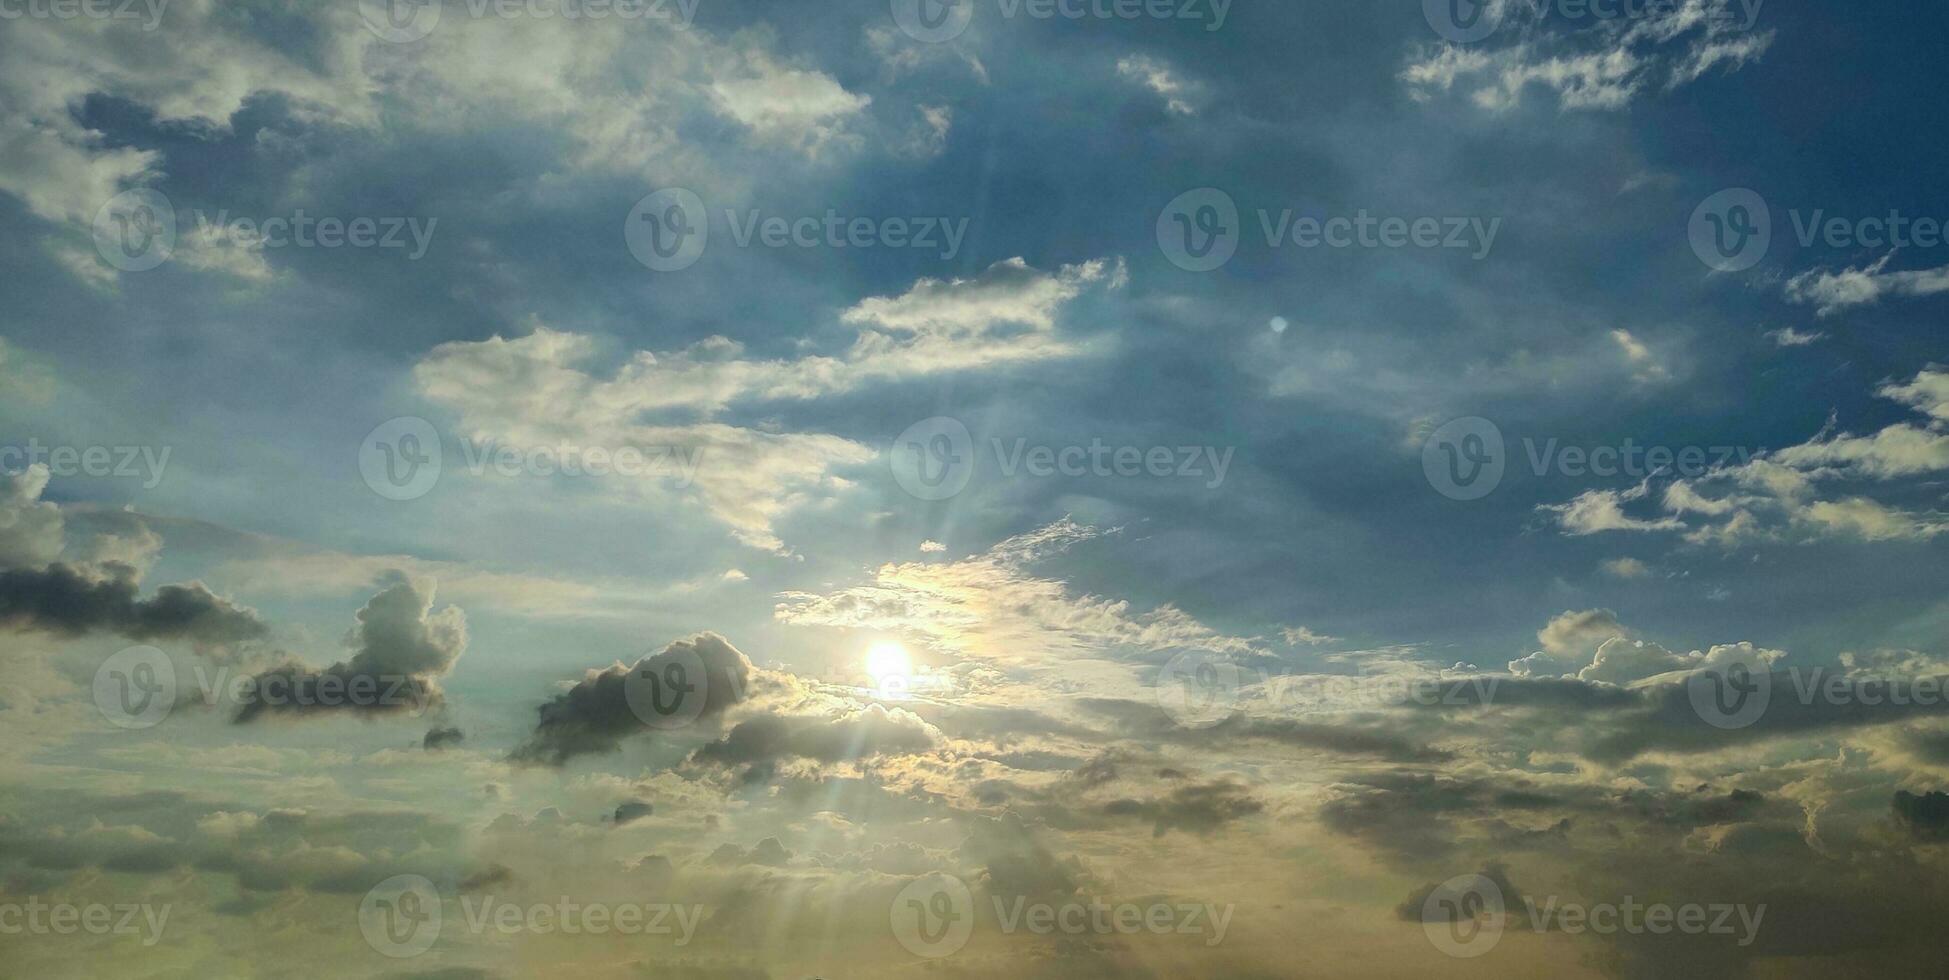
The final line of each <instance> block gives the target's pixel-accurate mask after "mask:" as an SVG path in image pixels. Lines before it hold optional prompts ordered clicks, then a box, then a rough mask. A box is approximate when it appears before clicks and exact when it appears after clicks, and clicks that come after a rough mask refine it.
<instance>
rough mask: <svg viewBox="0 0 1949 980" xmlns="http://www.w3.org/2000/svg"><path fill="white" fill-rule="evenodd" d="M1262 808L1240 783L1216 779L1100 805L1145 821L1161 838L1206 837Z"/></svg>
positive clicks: (1116, 813)
mask: <svg viewBox="0 0 1949 980" xmlns="http://www.w3.org/2000/svg"><path fill="white" fill-rule="evenodd" d="M1264 809H1265V803H1264V801H1262V800H1260V799H1258V798H1257V797H1256V796H1254V795H1253V794H1252V792H1251V790H1250V789H1249V788H1247V787H1246V786H1245V785H1244V784H1243V783H1240V782H1238V781H1236V780H1232V779H1219V780H1214V781H1212V782H1208V783H1194V784H1192V785H1189V786H1180V787H1178V788H1176V789H1174V790H1172V791H1170V792H1169V793H1166V794H1164V795H1163V796H1159V797H1155V798H1151V799H1141V800H1140V799H1121V800H1114V801H1112V802H1110V803H1108V804H1106V805H1105V806H1104V807H1103V812H1104V813H1106V814H1109V815H1110V816H1115V817H1133V818H1136V819H1138V820H1144V821H1148V822H1149V823H1150V824H1151V835H1152V836H1154V837H1162V836H1164V835H1165V834H1167V833H1169V832H1171V831H1173V830H1182V831H1184V832H1186V833H1191V834H1196V835H1198V836H1201V837H1209V836H1211V835H1212V834H1214V833H1216V832H1218V831H1219V830H1220V829H1222V828H1223V827H1224V826H1225V825H1226V824H1229V823H1232V822H1234V821H1237V820H1242V819H1244V818H1246V817H1249V816H1252V815H1253V814H1256V813H1259V812H1261V811H1263V810H1264Z"/></svg>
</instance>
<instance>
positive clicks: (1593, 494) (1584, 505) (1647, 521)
mask: <svg viewBox="0 0 1949 980" xmlns="http://www.w3.org/2000/svg"><path fill="white" fill-rule="evenodd" d="M1650 490H1651V485H1650V481H1646V482H1644V483H1640V484H1638V485H1637V486H1635V487H1632V488H1631V489H1629V490H1586V491H1584V492H1583V493H1580V494H1578V495H1577V496H1576V498H1575V499H1572V500H1571V501H1570V502H1569V503H1563V504H1538V505H1537V506H1536V509H1537V510H1539V511H1541V512H1543V513H1545V514H1555V515H1556V520H1557V526H1558V527H1560V528H1562V529H1563V533H1564V534H1567V535H1572V536H1580V535H1586V534H1600V533H1602V532H1605V531H1677V530H1682V529H1684V527H1685V523H1684V522H1683V521H1680V520H1679V519H1677V518H1675V517H1658V518H1637V517H1632V516H1630V515H1628V514H1626V513H1625V512H1624V505H1625V504H1626V503H1629V502H1631V501H1634V500H1642V499H1644V497H1645V496H1646V495H1647V494H1648V493H1650Z"/></svg>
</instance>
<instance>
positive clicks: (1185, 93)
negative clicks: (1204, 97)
mask: <svg viewBox="0 0 1949 980" xmlns="http://www.w3.org/2000/svg"><path fill="white" fill-rule="evenodd" d="M1117 74H1118V75H1119V76H1120V77H1122V78H1125V79H1128V80H1130V81H1133V82H1136V83H1137V84H1139V85H1142V86H1143V87H1145V88H1147V89H1149V90H1151V91H1152V92H1154V93H1156V94H1157V95H1158V97H1159V98H1162V99H1163V100H1164V107H1165V108H1167V109H1169V110H1170V111H1172V112H1174V113H1177V114H1178V115H1180V116H1189V115H1193V114H1195V113H1196V112H1197V111H1198V110H1197V107H1196V106H1195V105H1193V104H1192V102H1191V98H1190V96H1191V92H1192V90H1193V89H1194V86H1193V85H1191V84H1190V83H1188V82H1186V81H1185V80H1184V79H1182V78H1180V77H1178V75H1177V74H1176V73H1175V72H1173V71H1172V70H1171V69H1170V68H1169V67H1168V66H1166V65H1165V64H1164V63H1163V62H1161V61H1158V60H1157V59H1155V58H1152V57H1149V56H1148V55H1141V54H1133V55H1130V56H1128V57H1124V58H1120V59H1118V60H1117Z"/></svg>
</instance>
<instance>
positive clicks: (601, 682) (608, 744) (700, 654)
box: [513, 633, 754, 766]
mask: <svg viewBox="0 0 1949 980" xmlns="http://www.w3.org/2000/svg"><path fill="white" fill-rule="evenodd" d="M693 658H694V659H695V660H699V661H701V662H702V663H703V665H704V679H703V682H702V687H703V688H704V691H703V697H704V704H703V707H702V711H701V712H700V713H699V715H698V717H699V718H700V719H703V718H713V717H715V716H717V715H720V714H723V712H724V709H726V708H729V707H730V706H731V705H733V704H736V703H738V702H740V701H742V700H744V698H745V692H746V689H747V686H748V685H749V684H750V681H751V676H752V671H753V669H754V668H753V667H752V666H751V660H750V658H748V657H746V656H745V655H744V653H743V652H741V651H739V650H738V648H737V647H734V646H732V645H731V641H729V640H726V639H725V638H724V637H722V636H719V635H717V634H716V633H699V634H697V635H695V636H690V637H685V638H684V639H681V640H677V641H675V642H672V643H671V644H670V645H669V646H666V647H664V648H663V649H662V650H660V651H658V652H657V653H655V654H653V655H651V656H648V657H645V658H643V659H642V660H640V661H638V662H637V664H636V666H635V667H625V666H623V665H622V664H620V663H618V664H615V665H613V666H610V667H607V668H605V669H602V670H591V671H589V672H588V674H587V675H585V676H584V677H583V678H582V680H581V681H579V682H577V683H576V684H575V686H573V687H571V688H569V689H568V690H567V691H564V692H562V693H561V694H558V695H556V696H555V697H554V698H553V699H552V700H550V701H549V702H548V703H546V704H544V705H542V706H541V707H540V708H539V709H537V710H538V712H539V714H540V719H539V720H538V721H537V722H536V724H535V730H534V732H533V733H532V734H530V735H529V736H528V739H527V741H525V742H523V743H522V744H521V745H520V746H518V747H516V749H515V750H514V754H513V759H514V760H515V761H517V762H524V763H533V764H541V765H552V766H560V765H563V764H565V763H567V762H568V761H569V760H570V759H573V758H575V757H576V756H580V755H597V754H602V753H606V752H614V751H616V749H617V748H618V747H619V746H620V745H621V743H622V740H623V739H624V738H627V737H629V736H631V735H635V734H638V733H641V732H646V731H651V730H652V729H651V727H650V725H649V724H648V723H647V722H645V721H644V720H643V719H642V718H641V717H639V716H638V715H637V714H636V712H635V711H634V710H632V709H631V707H630V704H629V699H628V697H627V695H626V694H625V690H624V680H625V678H627V677H628V676H629V674H630V673H631V672H632V671H649V672H652V673H657V674H659V675H660V674H661V673H662V672H663V671H664V670H666V669H667V668H668V667H670V666H671V665H673V664H680V663H688V662H690V661H691V660H692V659H693Z"/></svg>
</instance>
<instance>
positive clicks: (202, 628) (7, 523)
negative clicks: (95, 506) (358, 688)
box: [0, 464, 270, 646]
mask: <svg viewBox="0 0 1949 980" xmlns="http://www.w3.org/2000/svg"><path fill="white" fill-rule="evenodd" d="M47 481H48V471H47V468H46V467H45V466H44V465H41V464H35V465H33V466H30V467H28V468H27V469H26V470H25V471H24V472H22V473H19V474H0V628H6V629H14V630H37V631H41V632H46V633H53V634H56V635H59V636H66V637H80V636H86V635H88V634H91V633H113V634H117V635H120V636H124V637H127V638H129V639H132V640H144V641H147V640H188V641H190V642H192V643H195V644H197V645H199V646H206V645H224V644H232V643H240V642H243V641H246V640H255V639H259V638H261V637H264V636H266V635H268V634H269V632H270V630H269V628H268V627H267V626H265V625H264V623H263V622H262V621H261V620H259V619H258V618H257V614H256V613H255V612H253V611H251V610H249V609H246V608H244V607H242V606H238V605H236V604H234V603H232V602H231V601H230V600H228V599H225V598H223V597H222V596H219V595H217V594H216V593H214V592H212V591H210V589H209V588H208V587H206V586H204V585H203V583H201V582H188V583H184V584H180V585H165V586H162V587H161V588H158V589H157V590H156V591H155V594H154V595H152V596H151V597H149V598H147V599H144V598H141V588H140V585H141V579H142V571H141V566H142V565H143V564H146V563H147V562H148V561H149V560H150V559H152V558H153V557H154V554H155V551H156V549H157V548H158V547H160V539H159V538H157V537H156V536H155V535H154V534H153V533H152V532H150V531H149V530H148V529H147V528H146V527H142V526H140V525H137V526H135V527H133V528H132V529H131V530H130V533H129V535H128V536H126V537H123V536H114V535H110V536H103V537H98V538H97V539H96V540H95V541H93V542H92V543H91V544H90V545H89V546H88V548H87V550H88V551H89V552H90V554H89V556H88V557H90V558H91V559H101V560H90V561H76V562H63V561H57V560H56V559H57V558H59V557H60V556H61V555H62V553H63V552H64V550H65V547H66V535H65V521H64V520H63V518H62V515H61V511H60V508H59V507H57V506H55V505H54V504H52V503H47V502H44V501H42V500H41V499H40V496H41V492H42V491H43V490H45V489H46V487H47Z"/></svg>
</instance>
